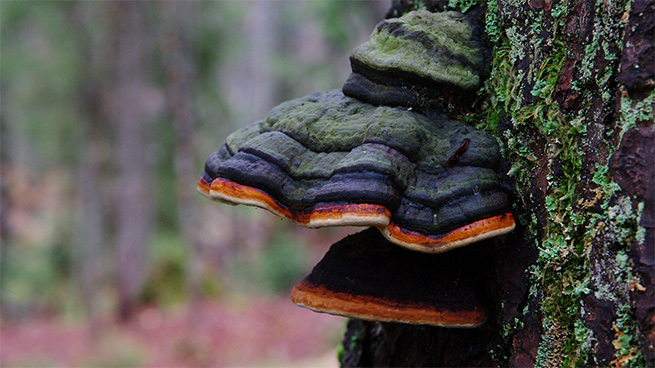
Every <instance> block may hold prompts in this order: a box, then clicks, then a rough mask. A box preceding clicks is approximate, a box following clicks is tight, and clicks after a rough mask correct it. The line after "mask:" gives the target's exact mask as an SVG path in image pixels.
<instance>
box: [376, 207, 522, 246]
mask: <svg viewBox="0 0 655 368" xmlns="http://www.w3.org/2000/svg"><path fill="white" fill-rule="evenodd" d="M515 226H516V223H515V222H514V216H513V215H512V214H511V213H509V212H508V213H504V214H502V215H497V216H493V217H489V218H486V219H482V220H478V221H475V222H473V223H471V224H468V225H464V226H462V227H459V228H457V229H455V230H451V231H449V232H447V233H445V234H442V235H426V234H422V233H419V232H416V231H411V230H406V229H403V228H401V227H399V226H398V225H396V224H394V223H393V222H392V223H390V224H389V226H387V227H386V228H384V229H380V231H381V232H382V234H383V235H384V236H385V237H386V238H387V239H389V241H391V242H392V243H394V244H397V245H400V246H402V247H405V248H408V249H411V250H415V251H418V252H423V253H442V252H445V251H448V250H451V249H454V248H459V247H462V246H465V245H468V244H471V243H475V242H478V241H481V240H485V239H489V238H493V237H495V236H499V235H503V234H506V233H508V232H510V231H512V230H514V227H515Z"/></svg>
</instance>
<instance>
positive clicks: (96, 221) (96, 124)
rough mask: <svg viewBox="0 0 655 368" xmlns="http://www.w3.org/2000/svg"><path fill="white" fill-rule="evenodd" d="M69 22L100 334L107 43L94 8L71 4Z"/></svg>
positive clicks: (88, 296)
mask: <svg viewBox="0 0 655 368" xmlns="http://www.w3.org/2000/svg"><path fill="white" fill-rule="evenodd" d="M69 6H70V9H69V10H70V11H69V12H68V16H69V20H70V22H71V24H73V25H74V26H75V28H76V29H78V30H80V32H78V33H77V34H76V37H77V38H78V42H77V44H78V45H79V47H80V54H81V55H82V60H83V62H82V70H81V71H80V74H81V77H80V80H81V84H80V86H79V87H78V88H79V92H78V93H79V98H78V99H77V100H78V101H79V104H80V107H79V109H80V114H81V116H82V117H83V118H85V120H86V122H87V123H86V124H85V125H84V126H83V133H82V138H83V142H84V144H80V147H81V150H82V153H81V155H80V157H81V160H82V161H81V162H79V163H78V177H79V179H78V180H77V182H78V183H79V184H80V192H79V193H80V194H79V195H80V206H81V211H80V212H81V215H80V221H79V226H80V231H79V232H78V234H79V238H78V243H79V244H78V246H77V248H78V249H77V252H76V253H77V256H76V257H75V260H74V262H75V266H74V268H75V269H76V270H77V272H75V274H76V275H77V280H75V281H76V282H77V283H78V284H79V285H80V288H81V291H82V298H83V303H84V307H85V309H86V313H87V316H88V318H89V319H90V320H91V327H90V332H91V334H92V335H94V334H95V333H97V329H95V328H94V326H95V324H94V322H93V321H94V320H95V317H96V313H97V310H96V307H97V305H96V304H97V291H98V290H99V289H100V288H101V286H102V285H101V283H102V279H103V276H105V275H104V271H105V270H104V268H103V262H102V260H103V259H104V252H103V248H104V246H105V245H106V234H105V231H104V230H103V229H104V228H105V227H106V225H107V218H106V216H107V213H106V211H105V210H104V206H103V203H102V199H103V198H106V196H107V195H108V193H107V191H106V189H107V188H106V186H105V185H103V183H104V182H105V181H106V180H103V179H106V178H105V177H104V176H103V167H107V166H108V164H109V158H108V157H107V155H106V152H107V147H108V145H109V142H108V140H109V134H108V133H109V131H108V129H107V118H106V112H105V111H104V110H103V100H102V85H101V79H100V76H102V75H104V74H105V72H106V69H107V67H108V64H107V59H106V56H107V55H106V53H105V51H104V50H106V48H105V47H102V46H103V45H106V43H107V40H102V39H94V37H93V36H92V35H93V30H92V28H93V27H94V26H95V27H97V24H89V22H90V18H92V17H93V16H94V15H95V11H94V10H93V8H91V7H89V6H88V4H86V3H71V4H69Z"/></svg>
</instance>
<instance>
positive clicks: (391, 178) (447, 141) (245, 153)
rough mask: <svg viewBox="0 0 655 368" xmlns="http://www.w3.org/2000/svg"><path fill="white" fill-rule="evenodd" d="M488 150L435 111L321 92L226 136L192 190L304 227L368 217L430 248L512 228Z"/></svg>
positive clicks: (407, 241) (358, 222) (396, 239)
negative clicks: (426, 112) (462, 149)
mask: <svg viewBox="0 0 655 368" xmlns="http://www.w3.org/2000/svg"><path fill="white" fill-rule="evenodd" d="M466 139H468V142H467V145H466V147H467V148H466V150H465V151H464V152H460V151H461V149H460V150H458V148H460V147H461V146H462V143H463V142H465V140H466ZM455 153H457V155H454V154H455ZM452 157H457V159H456V160H455V161H454V162H453V160H452ZM499 158H500V157H499V152H498V147H497V143H496V141H495V139H494V138H493V137H491V136H490V135H488V134H486V133H484V132H481V131H477V130H475V129H472V128H470V127H468V126H466V125H464V124H462V123H460V122H457V121H454V120H450V119H448V118H446V117H444V116H443V115H440V114H434V115H431V116H427V115H423V114H421V113H417V112H413V111H409V110H406V109H399V108H392V107H387V106H373V105H370V104H367V103H363V102H361V101H359V100H357V99H354V98H350V97H347V96H344V95H343V93H342V92H341V91H339V90H332V91H328V92H324V93H314V94H311V95H309V96H306V97H303V98H299V99H295V100H291V101H288V102H285V103H282V104H281V105H279V106H277V107H275V108H273V110H271V111H270V112H269V114H268V115H267V116H266V118H265V119H264V120H263V121H259V122H257V123H254V124H252V125H251V126H248V127H246V128H243V129H241V130H239V131H237V132H235V133H233V134H232V135H230V136H229V137H228V138H227V140H226V142H225V144H224V145H223V146H222V147H221V148H220V149H219V150H218V151H217V152H215V153H213V154H212V155H211V156H210V157H209V158H208V160H207V162H206V164H205V172H204V173H203V175H202V176H201V178H200V180H199V182H198V189H199V191H200V192H201V193H203V194H205V195H207V196H208V197H210V198H212V199H215V200H218V201H222V202H227V203H230V204H246V205H251V206H257V207H261V208H265V209H267V210H269V211H271V212H273V213H276V214H278V215H280V216H283V217H286V218H288V219H290V220H291V221H294V222H296V223H299V224H301V225H304V226H308V227H323V226H375V227H377V228H379V229H380V230H381V232H382V233H383V234H384V236H385V237H387V238H388V239H389V240H390V241H391V242H393V243H396V244H398V245H401V246H404V247H407V248H410V249H414V250H418V251H422V252H429V253H439V252H443V251H446V250H449V249H452V248H455V247H459V246H463V245H466V244H470V243H472V242H475V241H479V240H482V239H486V238H489V237H492V236H497V235H501V234H504V233H507V232H509V231H511V230H512V229H513V228H514V220H513V218H512V215H511V213H509V212H508V208H509V200H508V195H507V193H506V192H505V191H504V190H503V189H502V188H501V185H500V182H499V180H498V176H497V174H496V172H495V171H494V168H495V167H496V165H497V163H498V160H499ZM449 159H450V161H449ZM446 163H448V165H446ZM446 166H448V167H446Z"/></svg>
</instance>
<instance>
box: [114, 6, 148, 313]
mask: <svg viewBox="0 0 655 368" xmlns="http://www.w3.org/2000/svg"><path fill="white" fill-rule="evenodd" d="M110 5H111V7H110V10H111V15H112V21H113V27H112V30H113V45H112V46H113V47H112V50H113V59H112V60H111V62H112V63H113V81H114V86H113V90H112V95H111V96H110V109H109V119H110V122H111V124H112V126H113V127H114V128H115V129H116V139H117V149H118V161H117V164H118V182H117V203H116V205H117V207H116V226H117V229H116V238H115V241H116V251H117V256H118V263H117V265H118V270H117V273H118V275H117V276H118V289H119V298H120V301H119V303H120V306H119V313H120V317H121V318H122V319H123V320H125V319H127V318H129V317H130V316H131V315H132V313H133V311H134V310H133V309H134V306H135V301H136V299H137V298H138V296H139V293H140V292H141V288H142V286H143V284H144V282H145V277H146V275H147V264H146V247H147V244H148V241H149V239H150V236H151V227H152V208H151V201H150V198H151V195H150V193H151V186H154V185H155V183H153V182H152V180H151V167H150V165H149V162H148V149H149V146H150V139H149V126H148V121H147V120H148V118H149V116H148V114H147V111H148V110H149V109H148V107H147V106H146V104H147V103H148V101H147V100H146V92H147V91H146V88H147V87H149V86H148V79H147V78H148V76H149V73H150V72H151V71H150V69H149V67H150V64H149V63H148V61H149V57H150V56H151V50H152V49H151V47H152V43H153V39H152V37H153V33H152V32H151V29H149V27H147V24H148V11H149V10H150V7H151V6H152V4H151V3H148V2H113V3H111V4H110Z"/></svg>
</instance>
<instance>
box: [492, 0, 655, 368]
mask: <svg viewBox="0 0 655 368" xmlns="http://www.w3.org/2000/svg"><path fill="white" fill-rule="evenodd" d="M626 6H627V3H626V2H625V1H620V2H597V3H596V4H595V6H593V12H592V14H589V16H591V17H593V19H594V23H593V25H592V26H591V28H590V31H589V32H588V33H587V34H585V35H584V36H583V35H579V34H575V32H578V31H580V30H579V29H574V30H573V31H574V34H572V33H571V32H572V30H571V29H570V28H567V26H568V27H570V26H571V25H570V23H567V22H568V20H569V19H570V18H569V17H570V16H571V14H572V12H574V11H579V9H578V8H576V4H575V3H574V2H572V1H563V2H559V3H558V4H555V5H554V6H553V8H552V9H549V10H546V9H532V8H529V7H528V4H527V2H522V1H502V0H490V1H488V9H489V12H488V13H487V18H486V25H487V32H488V33H489V35H490V38H491V39H492V41H495V47H494V49H493V63H492V70H491V76H490V78H489V79H488V80H487V82H486V84H485V88H484V89H483V92H484V95H485V96H486V97H487V100H486V102H485V103H486V110H485V111H486V112H485V119H484V123H482V124H480V125H479V127H480V128H483V129H487V130H489V131H492V132H498V138H499V141H500V144H501V148H502V151H503V154H504V156H505V157H506V158H507V159H508V160H509V161H510V162H511V163H512V167H511V169H510V170H509V176H510V177H511V178H513V179H514V180H515V184H516V191H517V194H518V203H517V206H518V207H517V211H518V212H519V214H520V216H519V221H520V223H521V224H522V225H523V226H525V227H526V228H527V231H526V234H528V239H526V243H528V244H532V245H533V246H534V247H536V248H537V249H538V256H537V260H536V263H535V264H534V265H533V266H532V267H530V268H528V270H527V271H526V272H527V273H528V279H529V280H530V281H529V282H530V283H531V286H532V287H531V290H532V292H531V293H530V295H529V297H530V298H538V299H539V301H540V306H541V313H542V315H543V318H542V331H543V333H542V336H541V343H540V345H539V348H538V351H537V357H536V362H535V365H536V366H538V367H546V366H586V365H587V364H591V363H593V364H608V363H613V364H614V363H616V364H623V365H627V366H639V365H640V364H643V363H644V362H643V357H642V356H641V354H640V350H639V349H640V348H639V345H638V341H637V338H636V337H635V328H634V319H633V318H632V317H633V316H632V313H633V306H632V305H631V302H630V298H629V295H628V291H629V289H630V288H631V287H635V285H638V279H636V277H635V275H634V274H633V272H632V265H631V262H629V260H628V261H619V260H624V257H623V256H621V255H625V254H626V252H628V251H629V249H630V245H631V244H632V243H633V242H634V240H635V238H636V237H637V236H638V234H639V232H640V230H639V225H638V224H639V219H640V213H639V208H641V209H643V204H639V203H638V202H637V203H636V202H634V201H633V200H632V199H631V198H630V197H629V196H626V195H625V194H624V193H623V192H622V190H621V188H620V187H619V186H618V185H617V184H616V183H614V182H613V181H612V180H611V179H610V178H609V177H608V176H607V171H608V163H609V158H610V157H611V155H612V153H613V152H614V151H615V150H616V149H617V148H618V145H619V144H620V143H621V139H620V138H621V136H622V134H623V133H624V132H625V131H627V130H628V129H631V128H633V127H634V126H635V121H643V120H648V119H650V120H651V121H652V109H653V93H651V94H650V95H649V97H647V98H646V99H645V100H642V101H633V100H631V99H630V97H628V96H627V94H625V96H624V97H622V99H621V110H620V116H619V117H618V119H616V118H613V116H612V114H611V111H612V110H613V106H612V104H613V103H614V100H615V99H616V98H617V97H616V85H615V84H614V82H613V81H614V80H615V78H616V74H617V70H618V56H617V55H620V51H621V49H620V47H621V44H622V34H623V33H622V32H623V27H624V26H625V23H624V22H623V21H622V19H625V13H626V11H627V10H626V9H627V8H626ZM516 12H521V14H522V16H523V17H524V18H525V19H527V20H529V21H527V22H525V21H522V22H518V21H517V20H516V19H515V18H513V17H512V16H511V15H512V14H514V13H516ZM546 19H548V20H549V21H548V22H547V21H546ZM525 23H532V24H531V25H530V26H526V25H525ZM574 36H575V37H583V46H584V48H583V50H582V52H583V59H582V60H583V62H582V63H580V65H579V66H578V67H577V68H576V70H575V74H574V75H572V76H570V82H571V86H570V88H568V90H567V93H569V94H568V95H566V96H565V97H564V98H562V99H560V100H558V95H557V93H558V92H559V93H561V91H562V88H563V87H562V85H563V83H562V74H563V73H564V72H566V70H567V68H566V66H567V65H566V63H567V62H570V59H571V56H572V53H574V50H573V45H571V40H572V38H573V37H574ZM527 40H530V42H526V41H527ZM598 60H602V62H599V61H598ZM601 64H602V65H606V68H605V69H604V70H599V65H601ZM566 98H569V100H567V99H566ZM570 101H574V102H571V103H575V105H573V106H575V107H574V108H568V109H567V108H564V107H563V106H565V105H566V103H567V102H570ZM598 106H600V108H598ZM649 114H650V115H649ZM592 142H593V143H592ZM642 233H643V231H642ZM592 253H593V254H592ZM617 257H618V258H617ZM635 283H636V284H635ZM534 286H536V287H534ZM590 293H593V294H594V296H595V297H596V298H597V299H599V300H604V301H609V302H611V303H613V305H614V306H615V308H616V310H617V313H616V315H615V321H614V328H615V331H616V338H615V340H614V347H615V349H616V351H615V360H614V361H612V362H608V361H598V360H596V358H595V355H594V353H595V350H596V349H597V340H598V336H596V335H595V333H594V331H593V330H592V329H591V328H590V327H589V326H587V325H586V324H585V323H584V322H583V320H584V316H585V313H587V310H586V309H585V303H584V300H585V299H586V296H587V295H589V294H590ZM581 317H583V318H582V320H581ZM520 328H521V324H518V323H514V324H512V325H511V326H508V328H507V331H506V335H511V334H513V333H516V332H517V331H518V330H520Z"/></svg>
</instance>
